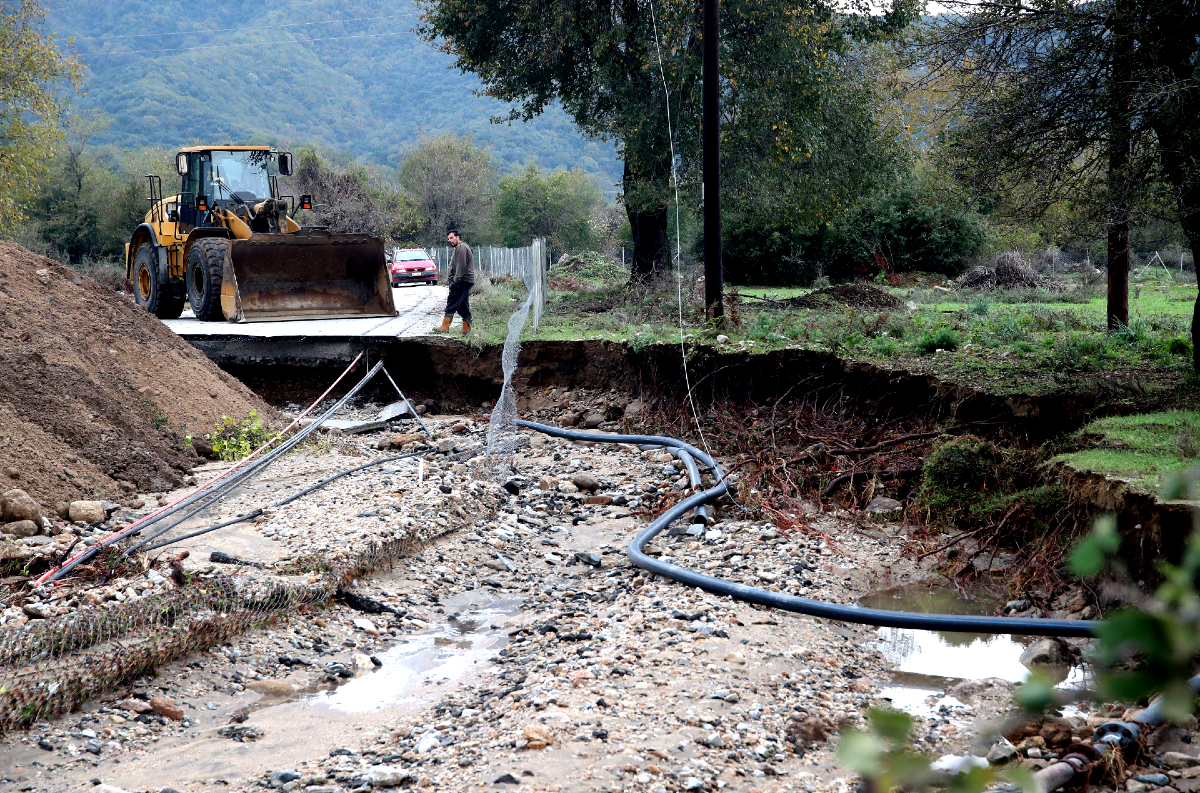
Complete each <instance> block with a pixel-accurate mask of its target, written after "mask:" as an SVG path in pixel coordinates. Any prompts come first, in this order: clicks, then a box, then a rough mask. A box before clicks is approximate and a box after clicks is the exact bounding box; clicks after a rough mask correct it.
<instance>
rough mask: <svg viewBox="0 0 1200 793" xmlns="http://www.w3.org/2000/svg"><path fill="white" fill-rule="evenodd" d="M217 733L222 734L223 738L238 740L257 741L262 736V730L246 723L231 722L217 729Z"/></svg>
mask: <svg viewBox="0 0 1200 793" xmlns="http://www.w3.org/2000/svg"><path fill="white" fill-rule="evenodd" d="M217 735H220V736H221V737H222V738H230V739H232V740H235V741H238V742H245V741H257V740H258V739H259V738H261V737H262V730H260V729H258V728H257V727H250V726H248V725H246V724H230V725H228V726H226V727H221V728H220V729H219V730H217Z"/></svg>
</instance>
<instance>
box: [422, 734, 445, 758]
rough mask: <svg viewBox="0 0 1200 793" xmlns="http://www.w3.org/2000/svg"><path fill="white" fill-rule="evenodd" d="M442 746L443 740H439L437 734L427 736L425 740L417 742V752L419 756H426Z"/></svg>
mask: <svg viewBox="0 0 1200 793" xmlns="http://www.w3.org/2000/svg"><path fill="white" fill-rule="evenodd" d="M441 745H442V739H441V738H439V737H438V736H437V734H434V735H426V736H425V737H424V738H422V739H421V740H419V741H417V748H416V752H417V754H425V753H426V752H432V751H433V750H434V749H436V748H438V747H439V746H441Z"/></svg>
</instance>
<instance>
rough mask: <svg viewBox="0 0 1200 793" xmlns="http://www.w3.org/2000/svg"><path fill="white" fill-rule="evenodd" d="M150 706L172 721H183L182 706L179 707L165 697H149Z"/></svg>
mask: <svg viewBox="0 0 1200 793" xmlns="http://www.w3.org/2000/svg"><path fill="white" fill-rule="evenodd" d="M150 707H151V708H152V709H153V710H154V712H155V713H157V714H158V715H159V716H162V717H163V718H165V719H171V720H172V721H183V708H181V707H179V706H178V705H176V704H175V703H173V702H171V700H169V699H166V698H165V697H152V698H151V699H150Z"/></svg>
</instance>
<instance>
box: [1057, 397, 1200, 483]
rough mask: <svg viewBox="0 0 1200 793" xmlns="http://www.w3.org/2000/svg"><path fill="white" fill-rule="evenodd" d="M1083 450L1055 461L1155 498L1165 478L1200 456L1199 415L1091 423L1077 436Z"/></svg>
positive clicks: (1167, 414) (1182, 413)
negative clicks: (1112, 479)
mask: <svg viewBox="0 0 1200 793" xmlns="http://www.w3.org/2000/svg"><path fill="white" fill-rule="evenodd" d="M1079 440H1080V442H1081V443H1083V444H1085V445H1086V446H1085V448H1083V449H1080V450H1079V451H1076V452H1071V453H1069V454H1062V455H1059V456H1058V457H1056V458H1054V459H1055V460H1056V461H1062V462H1064V463H1066V464H1067V465H1070V466H1071V467H1072V468H1075V469H1078V470H1080V471H1092V472H1095V473H1098V474H1103V475H1105V476H1112V477H1119V478H1121V479H1124V480H1127V481H1128V482H1129V484H1130V485H1131V486H1132V487H1134V488H1136V489H1137V490H1139V491H1141V492H1144V493H1152V494H1157V493H1158V492H1159V489H1160V488H1161V486H1162V482H1163V478H1164V477H1166V476H1168V475H1169V474H1171V473H1174V472H1176V471H1179V470H1181V469H1183V468H1185V467H1187V466H1188V465H1190V464H1191V463H1193V462H1194V461H1195V460H1196V457H1197V455H1200V412H1197V411H1194V410H1169V411H1165V412H1162V413H1142V414H1137V415H1132V416H1112V417H1110V418H1105V419H1100V420H1099V421H1093V422H1092V423H1091V424H1089V425H1087V426H1086V427H1084V428H1083V430H1081V431H1080V434H1079Z"/></svg>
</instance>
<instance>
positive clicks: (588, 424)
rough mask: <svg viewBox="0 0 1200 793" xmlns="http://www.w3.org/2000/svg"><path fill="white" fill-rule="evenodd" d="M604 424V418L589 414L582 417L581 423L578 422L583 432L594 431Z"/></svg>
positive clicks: (597, 414)
mask: <svg viewBox="0 0 1200 793" xmlns="http://www.w3.org/2000/svg"><path fill="white" fill-rule="evenodd" d="M603 423H604V416H602V415H600V414H599V413H589V414H588V415H586V416H584V417H583V421H581V422H579V426H581V427H583V428H584V429H585V430H594V429H596V428H597V427H599V426H600V425H601V424H603Z"/></svg>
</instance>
